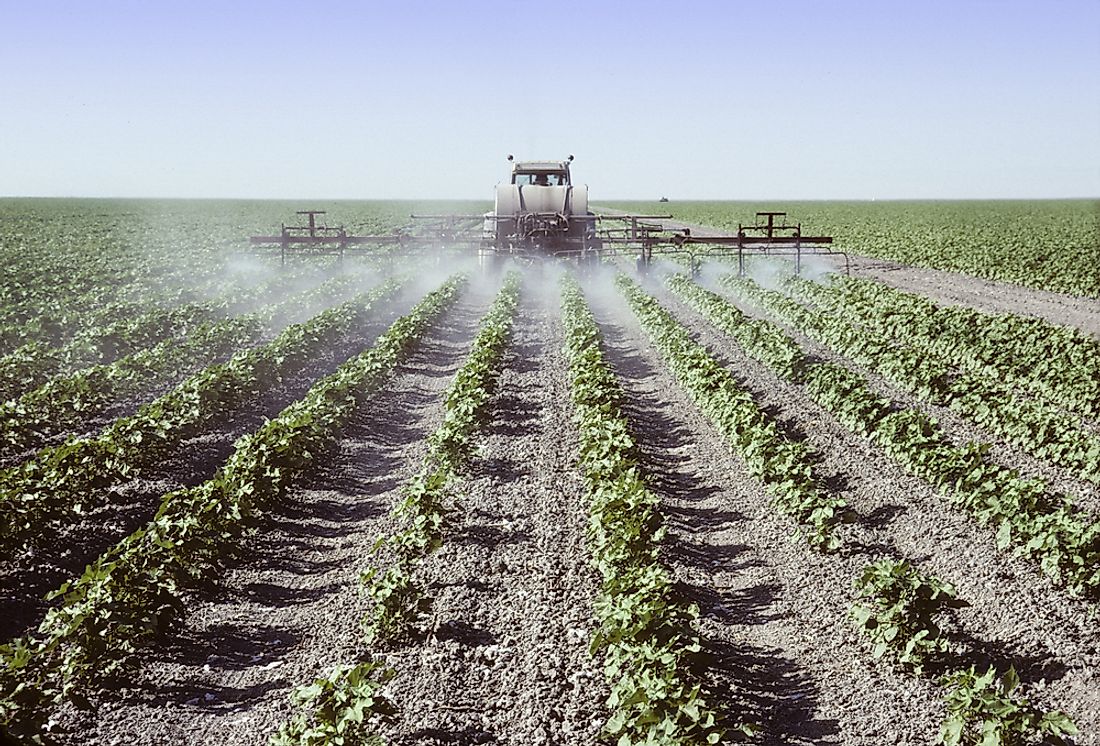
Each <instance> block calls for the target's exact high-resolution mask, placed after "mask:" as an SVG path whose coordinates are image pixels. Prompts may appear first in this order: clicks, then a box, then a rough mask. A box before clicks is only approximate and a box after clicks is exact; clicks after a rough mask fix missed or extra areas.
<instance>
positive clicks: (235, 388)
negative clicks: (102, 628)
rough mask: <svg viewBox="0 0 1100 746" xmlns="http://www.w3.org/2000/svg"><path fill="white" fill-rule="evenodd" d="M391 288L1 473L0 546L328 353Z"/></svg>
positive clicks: (102, 494) (98, 497)
mask: <svg viewBox="0 0 1100 746" xmlns="http://www.w3.org/2000/svg"><path fill="white" fill-rule="evenodd" d="M397 289H398V283H397V282H396V281H392V280H391V281H389V282H386V283H384V284H383V285H381V286H380V287H378V288H376V289H374V290H373V291H371V292H369V293H364V294H362V295H359V296H357V297H356V298H354V299H352V300H350V301H348V302H347V303H344V304H342V305H340V306H336V307H334V308H330V309H329V310H327V311H325V312H323V313H321V314H318V315H317V316H315V317H313V318H312V319H310V320H309V321H308V322H306V323H303V324H294V325H292V326H289V327H287V328H286V329H285V330H284V331H283V332H282V333H281V334H279V335H278V336H277V337H275V339H273V340H272V341H271V342H269V343H267V344H265V345H262V346H260V347H255V348H252V349H249V350H243V351H241V352H238V353H237V354H235V355H234V356H233V357H232V358H230V359H229V360H228V361H227V362H224V363H219V364H217V365H212V366H210V367H208V368H206V369H204V370H202V371H200V372H199V373H196V374H195V375H193V376H191V377H190V378H188V379H187V380H185V381H184V382H183V383H181V384H179V385H178V386H177V387H176V388H174V389H173V390H171V391H169V392H168V393H166V394H164V395H163V396H160V397H159V398H157V399H155V400H153V401H151V402H148V403H146V404H144V405H143V406H142V407H141V408H139V409H138V411H137V412H136V413H134V414H133V415H130V416H128V417H123V418H120V419H118V420H115V422H114V423H113V424H112V425H111V426H110V427H108V428H106V429H105V430H104V431H103V432H102V433H100V434H99V435H98V436H95V437H90V438H69V439H68V440H67V441H66V442H64V443H62V444H60V445H57V446H51V447H48V448H45V449H43V450H42V451H40V452H39V454H38V456H37V457H36V458H35V459H33V460H30V461H27V462H24V463H22V464H20V465H19V466H16V467H13V468H10V469H6V470H4V471H3V472H0V516H3V523H0V551H2V552H11V551H13V550H14V549H16V548H17V547H18V546H19V545H21V544H22V543H24V542H27V541H32V540H33V539H35V538H36V537H38V536H40V535H42V534H43V532H44V529H45V527H44V525H43V524H44V522H46V521H53V520H57V519H59V518H63V517H66V516H69V515H72V514H78V513H80V512H82V511H86V510H87V509H88V507H89V506H91V505H95V504H96V503H97V502H100V501H104V500H106V499H108V498H109V495H108V488H109V487H111V486H113V485H116V484H119V483H120V482H122V481H124V480H127V479H130V478H133V477H135V476H137V475H138V474H139V473H141V472H142V471H143V470H146V469H148V468H149V467H150V466H153V465H155V464H157V463H158V462H160V461H161V460H162V459H164V458H165V457H167V456H169V455H170V454H171V453H172V452H173V451H175V450H176V449H178V447H179V445H180V444H181V443H182V442H183V441H184V440H185V439H186V438H187V437H189V436H191V435H192V434H195V433H197V432H199V430H201V428H202V427H203V426H204V425H205V424H207V423H208V422H210V421H211V420H212V419H214V418H223V417H225V416H226V413H227V412H231V411H233V410H234V409H236V408H238V407H240V406H241V405H242V404H244V403H246V402H249V401H252V400H253V399H254V398H255V397H257V396H261V395H262V394H263V393H264V392H265V391H266V390H267V389H268V388H270V387H271V386H273V385H276V384H278V383H279V382H280V381H281V380H283V378H284V377H285V376H288V375H293V374H294V373H295V372H297V371H298V370H299V369H301V367H302V366H304V365H305V364H306V363H308V362H309V361H310V360H312V359H314V358H315V357H317V356H318V355H321V354H323V353H324V352H326V351H327V350H329V349H330V348H331V347H332V345H333V344H334V343H336V342H337V341H338V340H340V339H341V338H342V337H344V336H345V335H347V334H348V333H349V332H350V331H352V330H353V329H355V328H356V327H357V326H358V325H359V324H361V323H362V322H363V321H365V320H366V319H367V318H368V317H369V315H370V314H371V312H372V311H373V310H374V307H375V306H376V305H377V304H378V303H379V302H381V301H383V300H384V299H386V298H388V297H390V296H392V295H393V294H394V293H395V292H396V291H397Z"/></svg>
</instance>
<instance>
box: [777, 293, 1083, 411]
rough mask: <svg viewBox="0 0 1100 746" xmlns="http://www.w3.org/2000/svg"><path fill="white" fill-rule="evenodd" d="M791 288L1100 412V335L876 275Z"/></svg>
mask: <svg viewBox="0 0 1100 746" xmlns="http://www.w3.org/2000/svg"><path fill="white" fill-rule="evenodd" d="M785 289H786V290H787V291H788V292H792V293H794V294H795V295H796V296H797V297H799V298H802V299H805V300H807V301H809V302H812V303H815V304H818V305H820V306H821V307H822V308H824V309H825V310H826V311H828V312H829V313H830V314H837V315H841V316H844V317H845V318H849V319H852V320H853V321H855V322H857V323H860V324H864V325H867V326H869V327H871V328H874V329H876V330H878V331H880V332H881V333H883V334H888V335H890V336H892V337H896V338H898V339H901V340H905V341H907V342H909V343H911V344H913V345H915V346H918V347H919V348H921V349H922V350H928V351H930V352H934V353H936V354H937V355H940V356H942V357H943V358H944V359H947V360H950V361H951V362H953V363H955V364H956V365H959V366H961V367H964V368H966V369H968V370H973V371H976V372H979V373H986V374H988V375H989V376H991V377H994V378H996V379H998V380H1003V381H1006V382H1008V383H1013V384H1015V385H1017V386H1019V387H1021V388H1022V389H1024V390H1027V391H1030V392H1036V393H1039V394H1040V395H1042V396H1043V397H1045V398H1047V399H1048V400H1049V401H1051V402H1052V403H1054V404H1058V405H1060V406H1063V407H1065V408H1066V409H1068V410H1070V411H1072V412H1075V413H1076V414H1079V415H1081V416H1084V417H1097V416H1100V341H1097V340H1096V339H1094V338H1092V337H1091V336H1089V335H1088V334H1086V333H1084V332H1081V331H1079V330H1077V329H1072V328H1070V327H1064V326H1057V325H1055V324H1051V323H1049V322H1046V321H1043V320H1042V319H1037V318H1032V317H1028V316H1018V315H1016V314H1009V313H1002V314H987V313H982V312H981V311H977V310H975V309H972V308H967V307H965V306H940V305H937V304H936V303H935V302H933V301H932V300H930V299H928V298H924V297H922V296H919V295H913V294H911V293H905V292H902V291H901V290H897V289H895V288H892V287H890V286H888V285H884V284H883V283H880V282H875V281H873V280H867V279H862V278H856V277H843V278H840V277H837V278H835V280H834V282H832V283H831V284H830V285H828V286H826V285H821V284H818V283H814V282H809V281H807V280H800V279H791V280H789V281H788V282H787V283H786V284H785Z"/></svg>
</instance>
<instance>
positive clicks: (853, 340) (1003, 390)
mask: <svg viewBox="0 0 1100 746" xmlns="http://www.w3.org/2000/svg"><path fill="white" fill-rule="evenodd" d="M722 284H723V285H724V286H725V287H726V288H728V289H730V290H732V291H733V292H734V293H736V294H737V295H738V296H740V297H742V298H744V299H746V300H748V301H749V302H751V303H753V304H754V305H757V306H759V307H761V308H763V309H765V310H766V311H768V312H769V313H771V314H772V315H774V316H777V317H779V318H781V319H783V320H784V321H786V322H788V323H790V324H792V325H793V326H795V327H796V328H798V329H799V330H800V331H802V332H803V333H805V334H806V335H807V336H809V337H811V338H813V339H816V340H818V341H819V342H822V343H824V344H825V345H827V346H828V347H829V348H830V349H832V350H833V351H835V352H838V353H840V354H841V355H844V356H846V357H848V358H850V359H851V360H854V361H855V362H857V363H860V364H862V365H865V366H867V367H868V368H869V369H871V370H873V371H874V372H876V373H878V374H879V375H881V376H883V377H884V378H886V379H887V380H889V381H891V382H893V383H894V384H896V385H898V386H900V387H901V388H903V389H905V390H907V391H910V392H912V393H914V394H916V395H917V396H918V397H919V398H921V399H923V400H925V401H928V402H931V403H933V404H938V405H940V406H944V407H947V408H948V409H950V410H951V411H953V412H957V413H958V414H960V415H961V416H963V417H964V418H966V419H968V420H970V421H971V422H974V423H975V424H977V425H979V426H980V427H983V428H985V429H986V430H988V431H989V432H992V433H995V434H996V435H999V436H1000V437H1002V438H1004V439H1005V440H1007V441H1008V442H1010V443H1014V444H1016V445H1018V446H1020V447H1022V448H1024V449H1025V450H1026V451H1028V452H1029V453H1031V454H1032V455H1034V456H1036V457H1038V458H1041V459H1046V460H1048V461H1050V462H1051V463H1053V464H1057V465H1058V466H1063V467H1065V468H1067V469H1070V470H1072V471H1073V473H1074V474H1075V475H1076V476H1078V477H1080V478H1082V479H1085V480H1088V481H1090V482H1093V483H1097V484H1100V434H1097V433H1093V432H1090V431H1089V430H1088V429H1086V428H1084V427H1083V426H1082V425H1081V423H1080V421H1079V420H1078V419H1077V418H1076V417H1073V416H1071V415H1067V414H1065V413H1064V412H1062V411H1060V410H1059V409H1058V408H1057V407H1054V406H1052V405H1050V404H1047V403H1044V402H1042V401H1038V400H1036V399H1032V398H1029V397H1027V396H1024V395H1022V394H1018V393H1017V391H1016V390H1015V389H1014V388H1013V387H1012V386H1011V385H1006V384H1005V383H1003V382H1002V381H1000V380H998V379H996V378H992V377H989V376H986V375H982V374H978V373H970V372H967V371H965V370H958V369H957V368H956V367H955V366H954V365H952V364H951V363H950V362H948V361H946V360H944V359H943V357H942V356H941V355H939V354H938V353H937V352H936V351H934V350H931V349H928V348H927V347H924V346H907V345H905V344H902V343H900V342H898V341H897V340H895V339H893V338H891V337H890V336H886V335H884V334H881V333H879V332H877V331H874V330H869V329H867V328H864V327H862V326H859V325H858V324H853V323H851V322H850V321H849V320H847V319H846V318H845V317H843V316H842V315H841V314H836V313H830V312H825V313H823V312H821V311H820V310H817V309H813V308H809V307H807V306H804V305H802V304H801V303H799V302H798V301H795V300H792V299H791V298H789V297H788V296H786V295H784V294H783V293H780V292H778V291H775V290H768V289H767V288H763V287H761V286H760V285H758V284H757V283H755V282H753V281H752V280H749V279H745V278H739V277H736V276H734V275H727V276H725V277H723V279H722Z"/></svg>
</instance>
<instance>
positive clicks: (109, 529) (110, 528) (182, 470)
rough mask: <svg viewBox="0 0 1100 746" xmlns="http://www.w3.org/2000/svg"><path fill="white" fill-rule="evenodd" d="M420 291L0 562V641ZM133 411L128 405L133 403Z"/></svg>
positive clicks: (387, 306)
mask: <svg viewBox="0 0 1100 746" xmlns="http://www.w3.org/2000/svg"><path fill="white" fill-rule="evenodd" d="M425 292H427V289H426V288H422V287H417V288H410V289H409V290H408V291H406V292H404V293H401V294H400V295H399V297H397V298H395V299H393V300H391V301H389V302H385V303H381V304H379V306H378V308H377V312H375V313H372V316H371V318H370V320H369V321H368V322H367V323H366V324H364V325H362V326H361V327H360V328H359V329H357V330H356V331H355V332H353V333H351V334H348V335H347V336H346V337H345V338H343V339H341V340H339V342H338V343H337V344H335V345H334V346H333V347H332V348H331V349H330V350H328V351H327V352H326V354H324V355H321V356H318V357H317V358H316V359H314V360H313V361H311V362H310V363H309V364H308V365H307V366H305V367H304V368H302V369H301V370H299V371H297V372H296V373H295V374H294V375H293V376H291V377H288V378H287V379H286V380H284V381H283V382H282V383H281V384H279V385H278V386H272V387H271V388H270V389H268V390H267V391H266V392H263V393H262V394H261V395H260V396H259V397H258V398H257V399H256V400H255V401H254V402H252V403H251V404H249V405H246V406H243V407H240V408H237V409H235V410H234V411H231V412H228V413H227V414H226V415H225V416H224V418H223V419H221V420H220V421H212V422H210V423H209V424H208V425H207V426H206V430H205V431H204V432H203V433H202V434H201V435H199V436H196V437H193V438H191V439H189V440H187V441H185V442H184V443H183V444H182V446H181V448H180V449H179V450H178V451H177V452H176V453H175V454H173V456H172V457H171V458H170V459H168V460H166V461H165V462H163V463H161V464H158V465H156V466H155V467H154V468H152V469H150V470H149V472H148V473H146V474H145V475H143V476H141V477H139V478H137V479H134V480H131V481H130V482H129V483H126V484H122V485H118V486H116V487H112V488H110V491H111V492H112V495H111V497H110V499H108V500H106V501H103V504H101V505H99V506H98V507H96V508H95V509H93V510H91V511H89V512H87V513H86V514H84V515H82V516H80V517H79V519H78V520H75V521H70V522H68V523H66V524H64V525H62V526H60V527H58V528H57V529H56V530H55V532H54V536H52V537H51V538H50V539H49V540H48V541H43V542H42V543H41V545H40V546H38V547H36V548H35V549H34V550H32V551H31V552H29V553H27V554H25V555H22V556H19V557H15V558H13V559H12V560H11V561H8V562H4V563H0V603H3V605H4V608H5V610H7V611H8V612H9V613H8V614H5V615H4V616H3V617H0V638H2V639H4V640H7V639H9V638H11V637H13V636H15V635H18V634H20V633H21V632H22V631H23V630H24V629H26V628H27V626H28V625H31V624H33V623H35V621H36V620H37V619H38V618H39V617H41V615H42V613H43V612H44V610H45V608H46V604H45V602H44V601H43V600H42V597H43V596H44V595H45V594H46V593H47V592H48V591H51V590H53V589H54V588H56V587H57V586H58V585H60V584H61V583H62V582H63V581H65V580H67V579H68V578H69V577H71V576H72V575H74V574H79V573H80V572H81V571H82V570H83V568H84V567H85V566H86V564H87V563H88V562H90V561H92V560H93V559H94V558H95V557H97V556H98V555H99V554H101V553H102V552H103V551H104V550H106V549H107V548H108V547H110V546H112V545H113V544H114V543H116V542H117V541H118V540H119V539H121V538H122V537H123V536H125V535H126V534H128V533H129V532H131V531H133V530H134V529H135V528H137V527H138V526H140V525H142V524H143V523H145V522H146V521H148V520H149V519H150V518H151V517H152V516H153V513H154V512H155V511H156V509H157V508H158V507H159V498H160V497H161V496H162V495H164V494H165V493H167V492H170V491H172V490H177V489H180V488H182V487H188V486H192V485H195V484H198V483H199V482H201V481H203V480H204V479H207V478H209V477H210V476H211V475H212V474H213V473H214V471H215V470H216V469H217V468H218V466H220V465H221V464H222V462H224V461H225V459H226V458H227V457H228V456H229V454H230V453H232V450H233V443H235V442H236V440H237V439H238V438H239V437H241V436H242V435H244V434H246V433H248V432H251V431H252V430H255V429H256V428H257V427H259V426H260V425H261V424H262V423H263V422H264V420H265V419H266V418H270V417H273V416H275V415H276V414H278V413H279V412H280V411H282V409H283V408H284V407H286V406H287V405H288V404H290V403H291V402H293V401H295V400H297V399H299V398H301V397H302V396H303V395H304V394H305V392H306V391H308V390H309V388H310V386H312V385H313V384H314V383H315V382H316V381H317V380H319V379H320V378H322V377H324V376H326V375H328V374H329V373H331V372H332V371H333V370H335V369H336V368H337V367H338V366H339V365H340V364H341V363H343V362H344V361H345V360H347V359H348V358H349V357H351V356H353V355H356V354H358V353H359V352H361V351H362V350H364V349H366V348H367V347H369V346H370V345H371V344H373V342H374V340H375V339H376V338H377V337H378V335H379V334H381V333H382V332H383V331H385V329H386V328H387V326H388V325H389V324H390V323H391V322H392V321H393V319H394V318H395V317H397V316H398V315H400V314H401V313H404V312H405V311H407V310H408V309H409V308H410V307H411V306H412V305H413V304H414V303H415V302H416V301H417V300H418V299H419V298H420V297H422V296H423V294H424V293H425ZM135 409H136V407H135Z"/></svg>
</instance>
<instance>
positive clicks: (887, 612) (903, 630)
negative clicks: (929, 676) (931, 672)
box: [851, 559, 969, 675]
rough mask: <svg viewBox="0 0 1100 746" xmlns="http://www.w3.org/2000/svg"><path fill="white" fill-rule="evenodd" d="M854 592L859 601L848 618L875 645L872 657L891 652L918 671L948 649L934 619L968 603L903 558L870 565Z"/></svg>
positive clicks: (858, 581) (950, 587) (908, 666)
mask: <svg viewBox="0 0 1100 746" xmlns="http://www.w3.org/2000/svg"><path fill="white" fill-rule="evenodd" d="M856 590H857V593H858V595H859V598H860V599H862V601H861V602H857V603H855V604H853V606H852V610H851V614H852V618H853V619H854V620H855V623H856V625H857V626H858V627H859V628H860V629H861V630H862V631H863V633H864V634H866V635H867V637H868V638H869V639H870V641H871V644H872V645H873V646H874V647H873V651H872V654H873V655H874V657H875V658H882V657H883V656H885V655H887V654H889V657H891V658H893V659H894V660H896V661H897V662H898V663H900V664H901V665H902V666H905V667H907V668H909V669H911V670H912V671H913V672H914V673H916V674H918V675H919V674H920V673H921V672H922V671H923V668H924V665H925V664H926V663H927V662H928V660H929V659H930V658H933V657H934V656H936V655H941V654H943V653H946V652H947V650H948V645H949V642H948V639H947V638H946V637H945V636H944V635H943V633H942V630H941V629H940V627H939V625H938V624H937V622H936V617H937V616H938V615H939V614H941V613H942V612H944V611H945V610H947V609H957V608H962V607H964V606H968V605H969V604H967V602H966V601H962V600H960V599H958V598H957V597H956V596H955V589H954V587H952V586H951V585H950V584H948V583H943V582H941V581H939V580H936V579H935V578H931V577H927V576H925V575H922V574H921V573H920V572H918V571H917V570H916V569H915V568H914V567H913V566H912V565H910V564H909V562H907V561H905V560H901V561H894V560H890V559H882V560H879V561H878V562H874V563H872V564H870V565H868V566H867V567H866V568H864V570H863V574H862V575H861V576H860V577H859V579H858V580H857V581H856Z"/></svg>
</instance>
